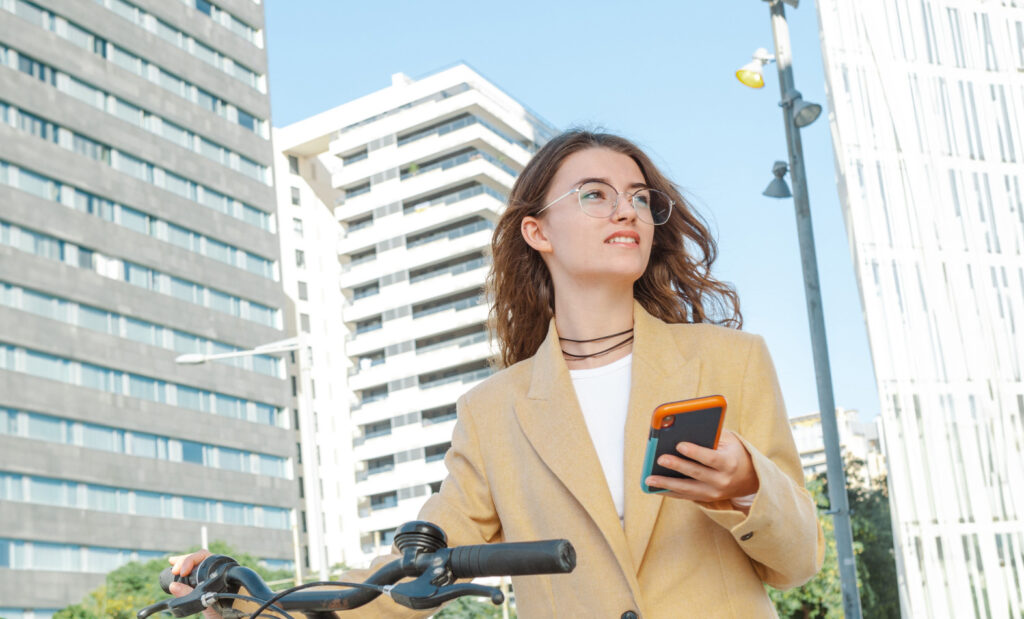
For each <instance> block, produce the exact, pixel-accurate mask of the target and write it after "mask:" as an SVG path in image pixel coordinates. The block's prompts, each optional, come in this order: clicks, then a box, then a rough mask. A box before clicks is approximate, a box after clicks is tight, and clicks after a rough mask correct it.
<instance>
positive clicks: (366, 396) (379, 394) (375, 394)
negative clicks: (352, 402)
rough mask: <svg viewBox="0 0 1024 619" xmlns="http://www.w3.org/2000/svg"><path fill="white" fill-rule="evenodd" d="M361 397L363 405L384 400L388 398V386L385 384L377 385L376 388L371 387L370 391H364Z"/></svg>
mask: <svg viewBox="0 0 1024 619" xmlns="http://www.w3.org/2000/svg"><path fill="white" fill-rule="evenodd" d="M359 395H360V402H361V403H363V404H368V403H370V402H376V401H378V400H383V399H385V398H387V397H388V386H387V385H386V384H384V385H377V386H376V387H370V388H369V389H363V390H362V391H361V392H360V394H359Z"/></svg>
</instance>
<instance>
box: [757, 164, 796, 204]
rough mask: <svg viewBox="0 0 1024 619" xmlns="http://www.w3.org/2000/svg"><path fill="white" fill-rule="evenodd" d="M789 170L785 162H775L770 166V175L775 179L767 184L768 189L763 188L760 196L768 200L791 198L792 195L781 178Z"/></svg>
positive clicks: (784, 180)
mask: <svg viewBox="0 0 1024 619" xmlns="http://www.w3.org/2000/svg"><path fill="white" fill-rule="evenodd" d="M788 170H789V166H788V165H787V164H786V162H785V161H776V162H775V164H774V165H773V166H772V174H774V175H775V178H774V179H773V180H772V182H770V183H768V187H766V188H765V190H764V192H763V194H762V195H765V196H767V197H769V198H792V197H793V193H792V192H790V190H789V185H787V184H786V179H784V178H783V176H785V175H786V172H787V171H788Z"/></svg>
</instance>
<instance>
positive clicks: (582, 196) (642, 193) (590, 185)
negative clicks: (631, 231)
mask: <svg viewBox="0 0 1024 619" xmlns="http://www.w3.org/2000/svg"><path fill="white" fill-rule="evenodd" d="M574 193H575V194H576V197H577V198H578V199H579V203H580V208H581V209H583V212H584V213H586V214H587V215H590V216H591V217H597V218H599V219H604V218H606V217H611V216H612V214H613V213H615V209H617V208H618V206H619V196H621V195H622V194H623V193H625V192H619V191H618V190H616V189H615V188H614V187H612V186H611V185H609V184H608V183H605V182H602V181H587V182H585V183H583V184H581V185H580V186H579V187H577V188H575V189H572V190H570V191H568V192H567V193H564V194H562V195H561V196H559V197H557V198H555V199H554V200H552V201H551V202H550V203H548V204H547V206H545V207H544V208H542V209H540V210H539V211H537V214H538V215H540V214H541V213H542V212H544V210H545V209H547V208H548V207H549V206H551V205H553V204H554V203H555V202H558V201H559V200H561V199H562V198H565V197H566V196H569V195H571V194H574ZM626 196H627V197H628V198H629V201H630V202H631V203H632V204H633V210H635V211H636V215H637V217H639V218H640V221H643V222H647V223H649V224H654V225H655V226H659V225H661V224H663V223H665V222H666V221H668V216H669V215H671V214H672V206H673V205H674V204H675V202H673V201H672V198H670V197H668V194H667V193H665V192H664V191H658V190H657V189H650V188H648V187H641V188H640V189H635V190H633V191H632V192H630V193H626Z"/></svg>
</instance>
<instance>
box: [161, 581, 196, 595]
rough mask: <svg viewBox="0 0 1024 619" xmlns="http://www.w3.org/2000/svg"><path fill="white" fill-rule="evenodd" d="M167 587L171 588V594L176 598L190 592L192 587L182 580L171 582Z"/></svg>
mask: <svg viewBox="0 0 1024 619" xmlns="http://www.w3.org/2000/svg"><path fill="white" fill-rule="evenodd" d="M167 588H168V589H170V590H171V595H173V596H174V597H176V598H180V597H181V596H183V595H188V594H189V593H192V587H190V586H188V585H186V584H185V583H183V582H172V583H171V586H169V587H167Z"/></svg>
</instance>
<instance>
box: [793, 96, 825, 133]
mask: <svg viewBox="0 0 1024 619" xmlns="http://www.w3.org/2000/svg"><path fill="white" fill-rule="evenodd" d="M818 116H821V106H820V105H818V104H817V103H811V102H810V101H804V100H803V99H798V100H797V101H796V103H795V104H794V105H793V122H794V123H795V124H796V126H797V127H801V128H803V127H806V126H807V125H809V124H811V123H812V122H814V121H816V120H818Z"/></svg>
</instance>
